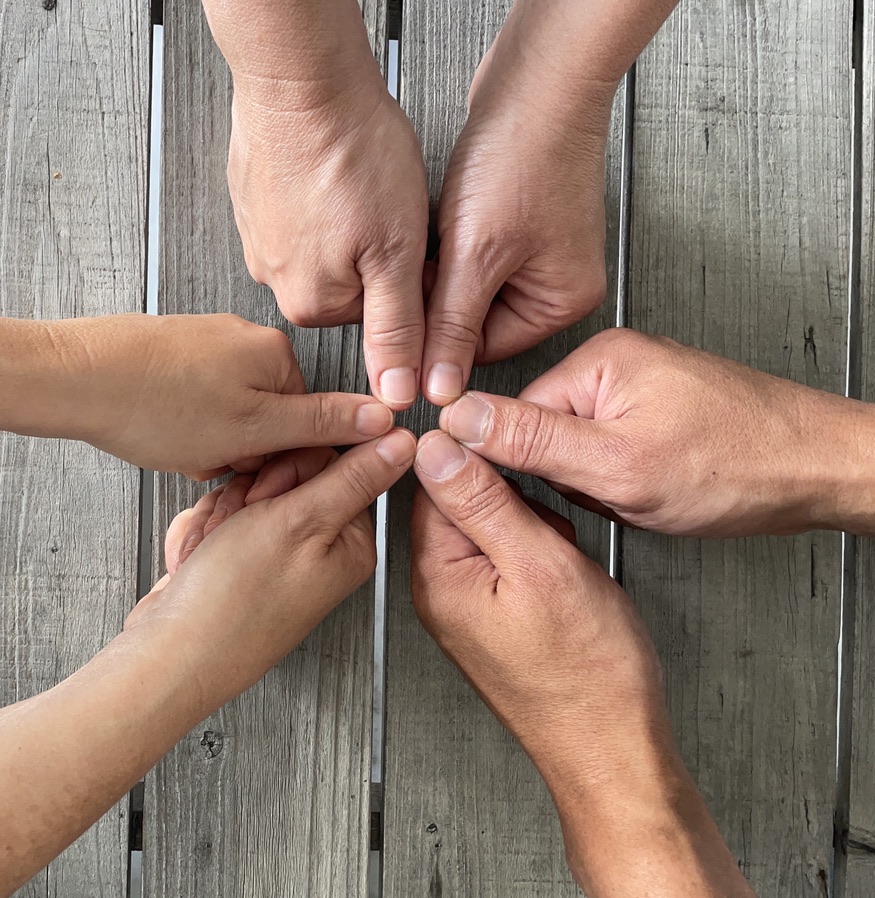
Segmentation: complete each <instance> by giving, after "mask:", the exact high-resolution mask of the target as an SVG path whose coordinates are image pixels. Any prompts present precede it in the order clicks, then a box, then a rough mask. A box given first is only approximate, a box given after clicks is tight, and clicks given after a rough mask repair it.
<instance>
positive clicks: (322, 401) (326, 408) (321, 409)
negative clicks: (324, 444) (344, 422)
mask: <svg viewBox="0 0 875 898" xmlns="http://www.w3.org/2000/svg"><path fill="white" fill-rule="evenodd" d="M308 401H309V403H310V432H311V433H312V434H313V437H314V438H315V439H321V438H324V437H326V436H328V435H330V434H333V433H336V431H337V425H338V424H339V423H340V422H339V413H338V408H337V406H336V404H335V403H334V402H332V400H331V398H330V397H329V396H328V395H326V394H325V393H311V394H310V396H309V400H308Z"/></svg>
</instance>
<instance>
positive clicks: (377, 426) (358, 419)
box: [355, 401, 395, 439]
mask: <svg viewBox="0 0 875 898" xmlns="http://www.w3.org/2000/svg"><path fill="white" fill-rule="evenodd" d="M394 423H395V413H394V412H393V411H392V409H390V408H389V407H388V406H387V405H384V404H383V403H382V402H373V401H369V402H365V403H363V404H362V406H361V408H359V410H358V411H357V412H356V416H355V427H356V430H357V431H358V432H359V433H360V434H361V435H362V436H363V437H366V438H367V439H374V438H375V437H378V436H382V435H383V434H384V433H386V432H387V431H389V430H391V429H392V425H393V424H394Z"/></svg>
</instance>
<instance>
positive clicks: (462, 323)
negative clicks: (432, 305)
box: [429, 314, 480, 347]
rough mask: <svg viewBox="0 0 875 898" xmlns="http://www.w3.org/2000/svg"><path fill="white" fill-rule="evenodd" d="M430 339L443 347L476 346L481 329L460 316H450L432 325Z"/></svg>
mask: <svg viewBox="0 0 875 898" xmlns="http://www.w3.org/2000/svg"><path fill="white" fill-rule="evenodd" d="M429 338H430V339H431V340H432V341H433V342H435V343H438V344H439V345H441V346H443V347H454V346H476V345H477V341H478V340H479V339H480V328H479V327H475V326H474V325H473V324H472V323H471V322H470V321H468V320H466V319H464V318H462V317H460V316H457V315H453V314H448V315H445V316H444V317H442V318H441V319H439V320H438V321H435V322H434V323H433V324H432V325H431V327H430V328H429Z"/></svg>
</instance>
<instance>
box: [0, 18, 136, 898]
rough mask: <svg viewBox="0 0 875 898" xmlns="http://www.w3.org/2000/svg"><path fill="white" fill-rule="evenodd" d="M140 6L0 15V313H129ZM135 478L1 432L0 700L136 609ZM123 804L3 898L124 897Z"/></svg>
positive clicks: (94, 458)
mask: <svg viewBox="0 0 875 898" xmlns="http://www.w3.org/2000/svg"><path fill="white" fill-rule="evenodd" d="M149 34H150V32H149V3H148V2H145V0H136V2H133V3H124V4H119V3H115V2H112V0H93V2H89V3H87V4H69V3H59V4H58V6H57V8H55V9H53V10H51V11H47V10H46V9H45V8H44V6H43V4H42V3H41V2H28V3H4V4H3V5H2V7H0V72H2V75H0V135H2V138H0V139H2V144H0V314H2V315H4V316H10V317H18V318H31V317H33V318H65V317H72V316H79V315H102V314H109V313H116V312H134V311H140V310H141V309H142V304H143V295H144V289H145V287H144V279H145V257H146V254H145V239H144V238H145V224H144V222H145V212H146V166H147V145H148V144H147V127H148V107H149V103H148V91H149V79H148V66H149ZM138 491H139V474H138V472H137V470H136V469H135V468H132V467H130V466H128V465H125V464H124V463H122V462H120V461H116V460H114V459H112V458H110V457H108V456H104V455H101V454H100V453H98V452H97V451H96V450H94V449H92V448H91V447H88V446H84V445H81V444H72V443H63V442H60V441H49V440H39V441H38V440H31V439H22V438H19V437H15V436H11V435H8V434H7V435H3V434H0V704H4V705H5V704H8V703H10V702H15V701H18V700H21V699H25V698H28V697H29V696H32V695H35V694H36V693H38V692H41V691H43V690H44V689H47V688H49V687H51V686H53V685H55V684H56V683H57V682H58V681H60V680H62V679H63V678H64V677H66V676H68V675H69V674H71V673H72V672H73V671H75V670H76V669H77V668H79V667H81V666H82V665H83V664H84V663H85V662H86V661H88V660H89V659H90V658H91V657H92V656H93V655H94V654H95V653H96V652H97V651H98V650H99V649H100V648H102V647H103V646H104V645H105V644H106V643H107V642H109V640H110V639H112V637H113V636H115V635H116V633H118V632H119V630H120V629H121V626H122V622H123V620H124V616H125V614H126V613H127V611H128V610H129V609H130V608H131V607H132V606H133V603H134V601H135V599H136V582H137V538H138V525H137V521H138V505H139V497H138ZM127 864H128V819H127V800H124V801H122V802H120V803H119V804H118V805H117V806H116V807H115V808H114V809H113V810H112V811H110V812H109V813H108V814H107V815H106V816H105V817H104V818H103V819H102V820H101V821H100V822H99V823H97V824H96V825H95V826H94V827H92V828H91V829H90V830H89V831H88V832H87V833H86V834H85V835H84V836H82V838H81V839H79V840H78V841H77V842H76V843H75V844H74V845H73V846H72V847H71V848H70V849H69V850H68V851H66V852H64V854H62V855H61V856H60V857H59V858H58V859H57V860H56V861H55V862H53V863H52V864H51V865H50V866H49V867H48V868H47V870H46V871H44V872H43V873H41V874H40V875H39V876H38V877H36V878H35V879H34V880H33V881H32V882H30V883H29V884H28V885H26V886H24V887H23V888H22V889H21V890H20V891H19V892H18V893H17V894H18V895H19V896H22V898H24V896H27V898H37V896H48V895H94V896H119V898H120V896H124V895H126V894H127Z"/></svg>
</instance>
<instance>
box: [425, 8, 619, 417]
mask: <svg viewBox="0 0 875 898" xmlns="http://www.w3.org/2000/svg"><path fill="white" fill-rule="evenodd" d="M535 13H536V14H535V18H536V19H537V18H539V17H541V18H543V17H544V16H547V17H548V18H552V17H555V15H556V11H555V10H553V9H551V10H546V9H544V8H543V6H541V8H540V9H539V10H536V11H535ZM530 18H531V17H530V16H528V10H527V8H526V7H525V4H517V5H516V6H515V7H514V9H513V11H512V12H511V14H510V16H509V18H508V20H507V23H506V24H505V26H504V28H502V30H501V32H500V34H499V36H498V38H497V39H496V41H495V43H494V44H493V46H492V48H491V49H490V51H489V53H488V54H487V55H486V57H485V58H484V60H483V62H482V63H481V64H480V67H479V68H478V70H477V74H476V76H475V78H474V81H473V83H472V86H471V91H470V94H469V98H468V110H469V114H468V120H467V123H466V124H465V127H464V128H463V130H462V133H461V134H460V136H459V139H458V141H457V142H456V146H455V149H454V150H453V154H452V157H451V159H450V162H449V166H448V168H447V171H446V175H445V177H444V184H443V191H442V194H441V199H440V208H439V215H438V231H439V236H440V256H439V260H438V273H437V280H436V283H435V287H434V291H433V293H432V295H431V297H430V299H429V302H428V316H427V329H426V345H425V353H424V357H423V372H424V378H423V393H424V394H425V396H426V397H427V398H428V399H429V400H430V401H431V402H433V403H435V404H437V405H445V404H446V403H448V402H450V401H452V400H453V399H455V398H457V397H458V396H459V395H460V394H461V392H462V389H463V388H464V385H465V383H466V382H467V380H468V377H469V375H470V372H471V366H472V362H473V363H474V364H488V363H491V362H495V361H497V360H499V359H503V358H507V357H508V356H511V355H514V354H515V353H518V352H521V351H522V350H524V349H527V348H529V347H531V346H534V345H535V344H537V343H539V342H541V341H542V340H543V339H545V338H546V337H548V336H550V335H551V334H554V333H556V332H557V331H559V330H561V329H562V328H564V327H566V326H567V325H569V324H572V323H574V322H576V321H579V320H580V319H581V318H583V317H584V316H586V315H588V314H589V313H590V312H592V311H593V310H594V309H596V308H597V307H598V306H599V305H600V304H601V303H602V301H603V300H604V298H605V290H606V273H605V209H604V191H605V148H606V142H607V134H608V127H609V123H610V113H611V103H612V99H613V95H614V92H615V90H616V84H617V83H616V81H615V80H613V78H611V79H607V80H599V79H598V78H594V77H593V78H586V79H577V81H576V84H574V86H573V87H572V86H571V82H572V81H574V79H573V78H572V76H571V74H570V73H568V74H567V77H565V75H566V73H565V72H564V69H567V68H568V63H567V61H566V54H564V53H563V49H562V47H560V48H558V49H556V51H555V52H552V51H551V52H548V53H547V54H545V55H542V54H541V53H540V51H539V49H538V40H539V35H537V34H533V30H534V29H535V28H536V27H539V26H537V25H536V26H533V25H532V23H531V22H530ZM553 33H554V38H553V39H554V40H555V34H556V30H555V29H554V32H553ZM569 49H570V48H569ZM570 55H572V56H575V57H576V56H579V55H580V50H579V48H574V49H570ZM551 67H552V68H551ZM557 67H558V68H559V70H558V71H556V72H552V70H553V69H556V68H557ZM551 72H552V74H551ZM554 80H555V81H558V83H559V85H560V86H559V87H556V86H555V85H553V81H554ZM569 92H571V93H569Z"/></svg>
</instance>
